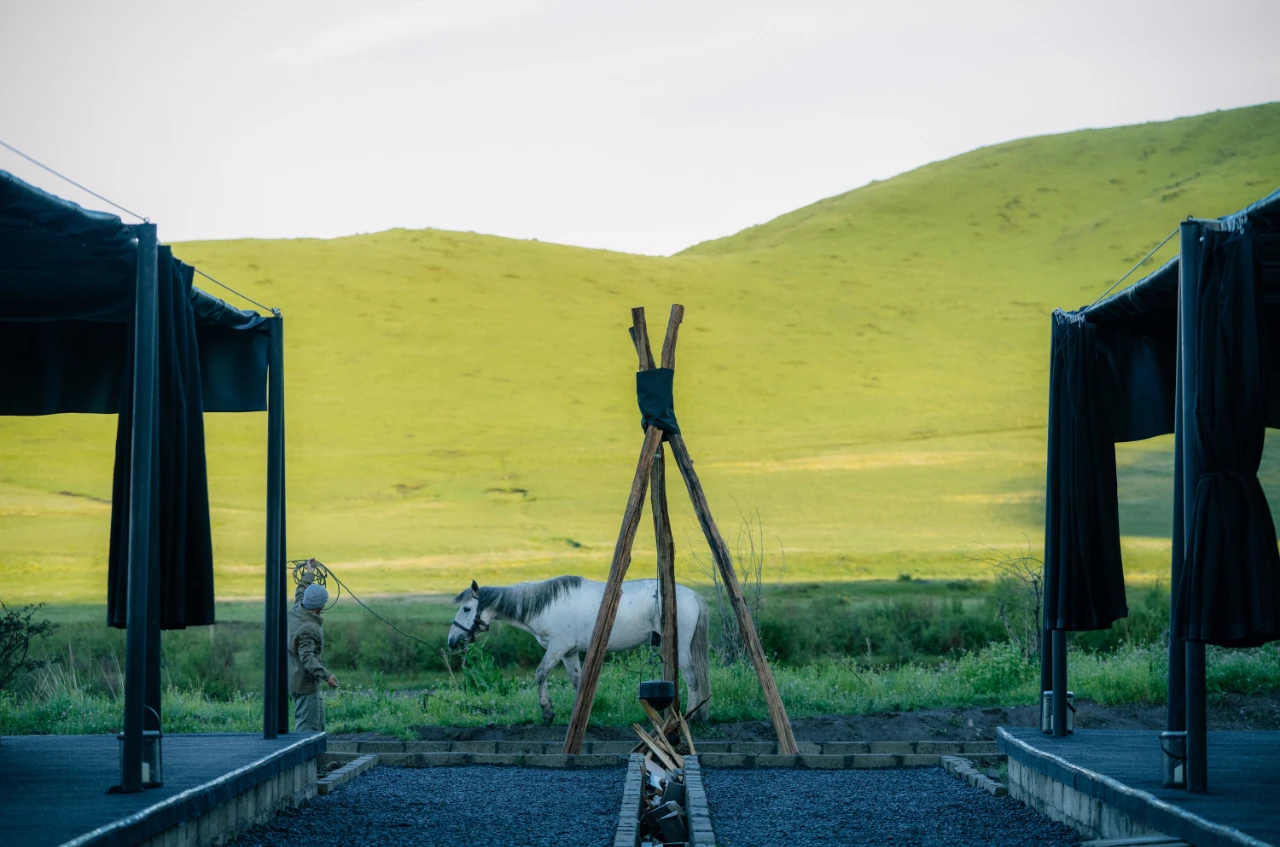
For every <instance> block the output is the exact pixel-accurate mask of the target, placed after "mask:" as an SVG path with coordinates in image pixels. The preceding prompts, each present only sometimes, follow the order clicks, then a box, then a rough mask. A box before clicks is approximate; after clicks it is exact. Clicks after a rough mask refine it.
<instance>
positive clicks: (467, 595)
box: [449, 579, 492, 650]
mask: <svg viewBox="0 0 1280 847" xmlns="http://www.w3.org/2000/svg"><path fill="white" fill-rule="evenodd" d="M453 603H454V605H455V606H457V607H458V614H457V615H456V616H454V619H453V623H451V624H449V649H450V650H456V649H458V648H459V647H465V646H467V645H468V644H470V643H471V642H472V641H475V640H476V634H477V633H481V632H484V631H485V630H487V629H488V628H489V621H488V620H486V619H485V618H486V617H492V616H491V615H486V614H485V613H484V610H482V609H481V608H480V586H478V585H476V581H475V580H474V579H473V580H471V587H470V588H468V589H467V590H466V591H463V592H462V593H461V594H459V595H458V596H457V597H454V598H453Z"/></svg>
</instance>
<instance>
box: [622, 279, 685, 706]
mask: <svg viewBox="0 0 1280 847" xmlns="http://www.w3.org/2000/svg"><path fill="white" fill-rule="evenodd" d="M682 320H684V306H681V305H680V304H679V303H677V304H676V305H674V306H672V307H671V316H670V318H668V320H667V334H666V337H665V338H664V339H663V341H662V367H664V368H675V364H676V338H677V335H678V333H679V331H680V322H681V321H682ZM632 323H633V324H634V323H635V314H634V312H633V314H632ZM631 340H632V342H633V343H634V344H635V346H636V354H637V355H638V356H639V357H640V370H651V369H652V368H653V367H654V363H653V354H652V353H651V352H650V350H649V349H648V345H647V344H645V343H643V342H642V341H641V338H640V336H638V335H637V333H636V330H635V326H634V325H633V327H632V329H631ZM645 341H647V339H645ZM649 498H650V507H651V508H652V510H653V534H654V538H655V539H656V540H657V546H658V595H659V597H660V598H661V603H660V605H661V608H662V624H661V626H662V632H661V634H662V678H663V679H667V680H670V681H671V682H673V683H675V686H676V699H675V700H674V701H673V702H672V704H671V714H679V713H680V666H679V652H678V645H679V643H680V642H679V637H680V632H679V626H678V623H677V616H676V545H675V540H674V539H673V538H672V536H671V516H670V513H669V512H668V510H667V471H666V457H665V453H664V451H663V449H662V445H661V444H659V445H658V452H657V454H656V455H655V456H654V457H653V471H652V472H651V479H650V482H649Z"/></svg>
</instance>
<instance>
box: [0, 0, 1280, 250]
mask: <svg viewBox="0 0 1280 847" xmlns="http://www.w3.org/2000/svg"><path fill="white" fill-rule="evenodd" d="M1278 32H1280V2H1276V0H1245V2H1231V0H1226V2H1217V3H1213V4H1204V3H1202V2H1185V0H1163V2H1126V0H1107V2H1070V3H1067V2H1037V1H1036V0H1016V2H1003V0H970V2H965V3H958V2H954V0H947V2H937V3H934V2H929V3H912V2H894V3H886V2H879V1H878V2H870V3H863V2H852V0H846V1H845V2H800V0H777V2H773V3H754V2H749V0H731V2H698V0H683V1H682V2H660V1H659V0H645V2H632V3H624V2H614V0H585V2H579V0H564V1H563V2H560V1H559V0H532V1H531V2H524V0H502V2H487V0H453V2H434V0H433V1H432V2H416V3H415V2H404V0H396V2H382V0H377V1H376V2H375V0H361V1H360V2H349V0H346V1H345V2H332V0H307V2H294V0H288V2H274V1H273V0H251V1H247V0H218V2H201V3H194V2H184V1H183V0H166V2H130V0H120V2H103V0H92V2H87V1H86V0H78V1H77V2H61V0H42V2H20V0H0V140H4V141H7V142H8V143H9V144H12V145H14V146H15V147H18V148H19V149H21V150H24V151H25V152H27V153H30V154H31V155H33V156H35V157H36V158H38V159H41V160H43V161H44V162H46V163H47V164H49V165H52V166H54V167H55V168H57V169H59V170H62V171H63V172H64V173H66V174H68V175H69V176H71V177H73V178H75V179H77V180H79V181H81V182H83V183H85V184H86V185H88V186H90V187H91V188H93V189H94V190H96V191H98V192H100V193H102V194H104V195H106V196H108V197H110V198H111V199H113V200H115V201H116V202H118V203H120V204H122V205H123V206H126V207H128V208H130V209H133V210H134V211H136V212H140V213H142V214H144V215H147V216H149V217H150V218H151V219H152V220H154V221H156V222H158V223H159V226H160V235H161V238H162V239H164V240H165V241H182V240H190V239H210V238H231V237H239V236H256V237H264V238H268V237H283V236H320V237H331V236H338V235H347V234H351V233H356V232H370V231H376V230H381V229H387V228H390V227H397V226H400V227H414V228H417V227H438V228H443V229H455V230H475V231H477V232H485V233H495V234H499V235H506V236H512V237H516V238H538V239H541V240H544V241H556V242H562V243H567V244H578V245H586V246H592V247H607V248H610V249H615V250H626V251H631V252H640V253H655V254H668V253H672V252H675V251H677V250H680V249H682V248H684V247H687V246H689V245H690V244H694V243H696V242H698V241H702V240H705V239H708V238H715V237H718V236H722V235H727V234H729V233H732V232H735V231H737V230H739V229H742V228H743V227H746V226H750V225H752V224H755V223H760V222H762V221H765V220H768V219H769V218H772V217H775V216H777V215H779V214H781V213H783V212H786V211H789V210H791V209H794V208H796V207H799V206H802V205H805V204H807V203H811V202H813V201H814V200H817V199H819V198H822V197H826V196H830V195H832V194H838V193H841V192H843V191H847V190H849V189H852V188H856V187H858V186H860V185H863V184H865V183H867V182H868V181H869V180H872V179H884V178H886V177H889V176H893V175H894V174H897V173H901V172H902V171H905V170H909V169H911V168H913V167H916V166H918V165H921V164H924V163H926V162H929V161H933V160H937V159H942V158H947V157H949V156H953V155H955V154H957V153H962V152H964V151H966V150H971V149H973V148H975V147H979V146H983V145H987V144H993V143H998V142H1001V141H1007V140H1009V139H1013V138H1019V137H1024V136H1029V135H1039V134H1043V133H1052V132H1063V131H1068V130H1073V129H1079V128H1082V127H1101V126H1114V125H1118V124H1127V123H1137V122H1142V121H1150V120H1164V119H1168V118H1173V117H1178V116H1182V115H1192V114H1198V113H1201V112H1207V111H1211V110H1213V109H1226V108H1233V107H1237V106H1244V105H1251V104H1255V103H1262V102H1267V101H1271V100H1277V99H1280V56H1278V55H1277V53H1276V51H1275V38H1276V34H1277V33H1278ZM1277 143H1280V139H1278V140H1277ZM0 169H5V170H10V171H13V172H14V173H16V174H18V175H19V176H21V177H22V178H24V179H27V180H29V181H31V182H34V183H36V184H37V185H40V186H41V187H44V188H46V189H49V190H51V191H54V192H56V193H59V194H62V195H63V196H67V197H70V198H72V199H76V200H86V205H92V206H94V207H98V208H100V207H101V206H102V204H101V203H99V202H98V201H93V200H92V199H91V198H84V197H83V195H81V194H79V192H77V191H76V190H75V189H72V188H69V187H67V186H65V185H64V184H60V183H59V182H58V181H57V180H55V179H54V178H52V177H50V176H48V175H47V174H44V173H42V172H40V171H38V170H36V169H34V168H33V167H32V166H30V165H28V164H27V163H25V162H23V161H22V160H21V159H19V158H18V157H16V156H14V155H13V154H12V153H10V152H8V151H6V150H3V149H0Z"/></svg>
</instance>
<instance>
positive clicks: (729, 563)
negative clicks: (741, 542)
mask: <svg viewBox="0 0 1280 847" xmlns="http://www.w3.org/2000/svg"><path fill="white" fill-rule="evenodd" d="M671 454H672V455H673V456H675V460H676V465H677V466H678V467H679V468H680V474H681V475H682V476H683V477H684V484H685V487H686V488H688V489H689V499H690V500H692V501H693V510H694V512H695V513H697V515H698V523H699V524H701V525H702V533H703V535H705V536H706V537H707V544H708V545H709V546H710V547H711V555H712V558H714V559H715V560H716V567H717V568H719V570H720V578H721V579H722V580H724V585H725V588H726V589H727V591H728V594H729V600H730V602H732V603H733V611H734V613H735V615H736V616H737V618H738V631H739V632H741V633H742V643H743V644H744V645H745V646H746V648H747V655H748V656H750V657H751V664H752V665H754V666H755V669H756V676H757V677H758V678H759V680H760V688H761V690H762V691H763V692H764V701H765V706H766V707H767V708H768V710H769V719H770V720H772V721H773V731H774V733H776V734H777V736H778V753H779V754H780V755H783V756H794V755H796V754H797V753H798V752H799V750H798V749H797V747H796V738H795V735H794V734H793V733H792V732H791V721H790V720H788V719H787V710H786V707H785V706H783V705H782V697H781V696H780V695H779V694H778V686H777V685H776V684H775V683H774V681H773V673H772V672H771V671H770V670H769V661H768V660H767V659H766V658H765V655H764V648H763V647H762V646H760V637H759V636H758V635H757V634H756V628H755V623H754V622H753V621H752V620H751V611H750V609H748V608H747V601H746V598H745V597H743V596H742V587H741V586H739V585H738V575H737V574H736V573H735V572H734V568H733V559H732V558H731V557H730V556H729V546H728V545H727V544H725V543H724V538H722V537H721V535H720V530H719V529H718V528H717V527H716V522H715V520H714V519H713V518H712V517H711V507H710V506H709V505H708V504H707V495H706V494H705V493H704V492H703V490H702V483H701V482H700V481H699V480H698V474H697V472H695V471H694V469H693V458H692V457H690V455H689V448H688V447H686V446H685V443H684V438H682V437H681V436H680V435H679V434H676V435H672V436H671Z"/></svg>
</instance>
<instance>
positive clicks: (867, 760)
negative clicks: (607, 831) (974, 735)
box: [329, 741, 1003, 770]
mask: <svg viewBox="0 0 1280 847" xmlns="http://www.w3.org/2000/svg"><path fill="white" fill-rule="evenodd" d="M633 746H635V745H634V742H631V741H590V742H586V743H584V744H583V752H582V753H579V754H577V755H565V754H564V753H562V752H561V750H562V748H563V743H562V742H559V741H330V742H329V751H330V753H332V754H334V755H335V756H336V755H348V756H353V757H354V756H359V755H376V756H378V759H379V761H380V762H381V763H382V764H384V765H388V766H390V767H410V768H430V767H449V766H459V765H510V766H514V767H535V768H538V767H541V768H587V767H617V766H619V765H623V764H626V762H627V757H628V756H629V755H631V748H632V747H633ZM798 746H799V748H800V754H799V755H796V756H780V755H778V753H777V749H778V748H777V745H776V744H774V743H773V742H763V741H703V742H699V743H698V756H699V761H700V762H701V764H702V765H703V766H705V767H716V768H751V767H762V768H814V769H820V770H843V769H848V768H911V767H941V766H942V757H943V756H947V755H960V754H964V755H965V756H966V757H967V758H969V759H974V760H978V761H981V762H983V763H994V762H996V761H999V760H1000V759H1002V758H1003V757H1002V756H1001V755H1000V753H999V751H998V750H997V748H996V743H995V742H994V741H828V742H814V741H802V742H800V744H799V745H798Z"/></svg>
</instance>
